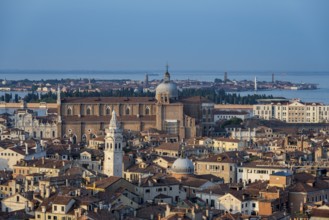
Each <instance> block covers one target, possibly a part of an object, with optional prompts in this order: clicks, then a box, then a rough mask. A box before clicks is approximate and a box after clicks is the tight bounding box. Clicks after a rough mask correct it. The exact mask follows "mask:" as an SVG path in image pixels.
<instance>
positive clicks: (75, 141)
mask: <svg viewBox="0 0 329 220" xmlns="http://www.w3.org/2000/svg"><path fill="white" fill-rule="evenodd" d="M76 143H77V136H76V135H74V136H73V137H72V144H76Z"/></svg>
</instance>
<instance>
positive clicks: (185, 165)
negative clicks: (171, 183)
mask: <svg viewBox="0 0 329 220" xmlns="http://www.w3.org/2000/svg"><path fill="white" fill-rule="evenodd" d="M171 170H172V172H174V173H177V174H193V173H194V165H193V163H192V161H191V160H190V159H188V158H178V159H177V160H175V162H174V163H173V165H172V167H171Z"/></svg>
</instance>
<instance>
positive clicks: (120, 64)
mask: <svg viewBox="0 0 329 220" xmlns="http://www.w3.org/2000/svg"><path fill="white" fill-rule="evenodd" d="M328 9H329V1H328V0H317V1H312V0H290V1H286V0H271V1H270V0H269V1H264V0H248V1H246V0H235V1H232V0H204V1H192V0H166V1H156V0H138V1H137V0H111V1H109V0H97V1H92V0H56V1H45V0H30V1H27V0H1V1H0V69H3V70H4V69H39V70H40V69H41V70H159V69H164V66H165V64H166V62H169V65H170V67H171V69H173V70H224V71H230V70H248V71H251V70H258V71H259V70H264V71H280V70H282V71H328V70H329V13H328Z"/></svg>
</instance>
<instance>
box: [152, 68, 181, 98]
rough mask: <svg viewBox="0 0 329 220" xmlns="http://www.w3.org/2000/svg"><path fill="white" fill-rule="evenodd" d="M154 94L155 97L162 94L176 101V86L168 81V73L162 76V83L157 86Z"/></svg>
mask: <svg viewBox="0 0 329 220" xmlns="http://www.w3.org/2000/svg"><path fill="white" fill-rule="evenodd" d="M155 93H156V95H155V97H159V96H160V97H161V94H164V95H168V96H169V98H170V99H174V100H176V99H178V89H177V85H176V83H174V82H172V81H171V80H170V74H169V72H168V71H167V72H166V73H165V75H164V79H163V82H161V83H160V84H159V85H158V86H157V88H156V90H155Z"/></svg>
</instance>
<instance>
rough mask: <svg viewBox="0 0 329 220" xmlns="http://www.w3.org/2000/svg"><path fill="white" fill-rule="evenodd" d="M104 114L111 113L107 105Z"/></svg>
mask: <svg viewBox="0 0 329 220" xmlns="http://www.w3.org/2000/svg"><path fill="white" fill-rule="evenodd" d="M105 114H106V115H110V114H111V108H110V107H107V108H106V110H105Z"/></svg>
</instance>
